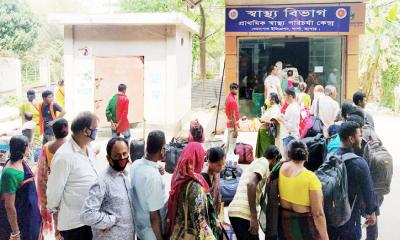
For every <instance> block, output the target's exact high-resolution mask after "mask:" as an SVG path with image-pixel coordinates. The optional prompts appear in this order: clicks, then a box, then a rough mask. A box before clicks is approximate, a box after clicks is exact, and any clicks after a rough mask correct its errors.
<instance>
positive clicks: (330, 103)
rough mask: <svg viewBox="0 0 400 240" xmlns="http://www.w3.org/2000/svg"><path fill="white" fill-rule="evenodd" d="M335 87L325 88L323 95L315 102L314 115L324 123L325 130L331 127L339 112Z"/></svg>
mask: <svg viewBox="0 0 400 240" xmlns="http://www.w3.org/2000/svg"><path fill="white" fill-rule="evenodd" d="M336 95H337V94H336V87H334V86H332V85H328V86H326V87H325V95H324V96H321V97H320V98H319V99H318V100H317V103H316V104H317V106H316V108H317V110H316V112H314V115H315V116H317V117H319V118H320V119H321V121H322V122H323V123H324V126H325V129H328V128H329V126H331V125H332V124H333V123H334V122H335V119H336V117H337V115H338V113H339V111H340V106H339V103H338V102H337V101H336Z"/></svg>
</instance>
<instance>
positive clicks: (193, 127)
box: [189, 119, 204, 143]
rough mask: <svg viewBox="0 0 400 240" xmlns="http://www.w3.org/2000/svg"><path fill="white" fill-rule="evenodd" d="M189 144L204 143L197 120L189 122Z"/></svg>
mask: <svg viewBox="0 0 400 240" xmlns="http://www.w3.org/2000/svg"><path fill="white" fill-rule="evenodd" d="M189 142H200V143H202V142H204V129H203V126H201V124H200V123H199V120H197V119H196V120H193V121H191V122H190V134H189Z"/></svg>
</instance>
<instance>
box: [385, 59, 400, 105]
mask: <svg viewBox="0 0 400 240" xmlns="http://www.w3.org/2000/svg"><path fill="white" fill-rule="evenodd" d="M399 76H400V63H394V64H391V65H390V66H389V68H388V69H387V70H386V71H384V72H383V74H382V89H383V91H384V92H385V94H383V95H382V101H381V103H382V104H383V105H384V106H386V107H389V108H391V109H394V107H395V92H394V89H395V88H396V87H397V86H400V77H399Z"/></svg>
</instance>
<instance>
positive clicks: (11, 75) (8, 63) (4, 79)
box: [0, 58, 26, 99]
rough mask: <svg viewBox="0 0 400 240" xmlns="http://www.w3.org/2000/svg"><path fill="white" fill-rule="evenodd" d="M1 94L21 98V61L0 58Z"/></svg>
mask: <svg viewBox="0 0 400 240" xmlns="http://www.w3.org/2000/svg"><path fill="white" fill-rule="evenodd" d="M1 93H8V94H11V95H16V96H17V97H19V98H21V97H22V80H21V61H20V60H19V59H17V58H0V94H1ZM25 97H26V96H24V99H25Z"/></svg>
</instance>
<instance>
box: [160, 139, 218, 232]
mask: <svg viewBox="0 0 400 240" xmlns="http://www.w3.org/2000/svg"><path fill="white" fill-rule="evenodd" d="M204 157H205V152H204V149H203V147H202V145H201V144H200V143H198V142H190V143H189V144H188V145H186V147H185V148H184V149H183V152H182V154H181V156H180V158H179V161H178V165H177V167H176V169H175V171H174V174H173V176H172V181H171V191H170V196H169V200H168V219H167V237H168V239H171V240H175V239H183V236H184V235H185V234H190V235H192V236H194V238H195V239H206V240H209V239H211V240H214V239H216V238H215V235H214V234H215V231H216V229H217V227H216V215H215V212H214V210H213V209H214V208H213V206H212V201H210V200H211V197H210V194H209V193H210V189H209V186H208V184H207V182H206V180H205V179H204V178H203V176H202V175H201V171H202V170H203V165H204ZM185 204H187V206H186V211H185ZM185 213H186V214H185ZM185 215H187V220H185ZM185 223H186V224H185ZM185 226H187V227H185Z"/></svg>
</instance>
